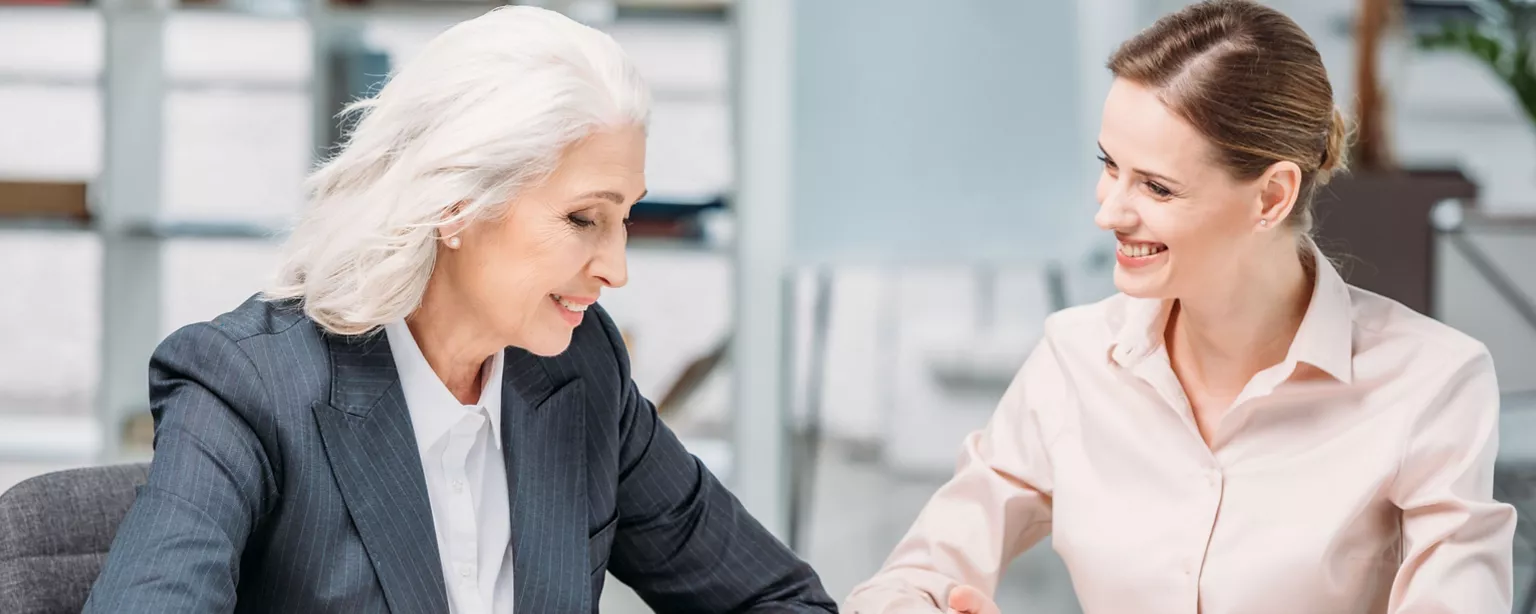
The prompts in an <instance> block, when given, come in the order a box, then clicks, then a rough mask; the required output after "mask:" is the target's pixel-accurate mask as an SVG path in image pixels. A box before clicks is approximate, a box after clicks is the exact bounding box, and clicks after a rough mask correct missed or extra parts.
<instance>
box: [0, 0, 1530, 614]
mask: <svg viewBox="0 0 1536 614" xmlns="http://www.w3.org/2000/svg"><path fill="white" fill-rule="evenodd" d="M518 3H520V4H539V5H543V6H547V7H550V8H553V9H556V10H560V11H563V12H565V13H566V14H568V15H570V16H572V17H573V18H576V19H578V20H580V21H583V22H585V23H588V24H591V25H593V26H595V27H598V28H601V29H603V30H605V31H608V32H610V33H611V34H612V35H613V36H614V37H615V38H616V39H617V40H618V42H619V43H620V44H621V45H622V46H623V47H624V48H625V49H626V50H627V51H628V53H629V54H631V56H632V57H633V59H634V61H635V62H636V63H637V64H638V65H639V66H640V69H641V71H642V72H643V73H644V74H645V76H646V77H647V78H648V79H649V81H650V84H651V86H652V88H653V89H654V94H655V99H656V105H655V111H654V123H653V128H652V132H651V137H650V142H649V158H648V165H649V168H648V180H649V184H650V192H651V196H649V197H648V199H647V200H646V201H645V202H643V203H641V204H640V205H638V206H637V207H636V209H635V212H634V216H635V218H636V220H637V222H638V223H637V225H636V227H635V228H634V230H633V231H632V233H631V236H632V237H633V238H632V241H631V247H630V270H631V281H630V284H629V286H628V287H626V288H623V289H621V290H616V291H611V292H608V293H606V294H605V295H604V304H605V306H606V307H607V309H608V310H609V311H610V313H612V314H613V316H614V317H615V319H616V320H617V322H618V323H619V325H620V326H621V328H622V329H623V331H624V333H625V336H626V338H627V339H628V342H629V349H630V352H631V354H632V355H633V359H634V377H635V379H636V380H637V383H638V385H639V387H640V389H641V390H642V391H643V392H644V393H645V394H647V396H649V397H650V398H651V399H653V400H654V401H656V402H657V404H658V406H659V410H660V411H661V412H662V415H663V418H664V419H665V420H666V421H667V422H668V423H669V424H670V425H671V426H672V428H674V429H675V430H677V431H678V432H679V433H680V435H681V436H682V437H683V438H684V440H685V442H686V443H687V444H688V445H689V447H690V448H691V449H692V450H693V451H694V452H695V454H697V455H698V456H699V457H700V458H701V459H703V460H704V461H705V462H706V463H707V464H709V465H710V467H711V468H712V469H713V470H714V471H715V472H716V473H717V474H719V475H721V476H722V477H723V478H724V479H726V480H727V482H728V483H729V484H730V485H731V486H732V488H733V489H735V490H736V492H737V493H738V494H739V495H740V496H741V497H742V499H743V500H744V501H745V502H746V503H747V505H748V506H749V507H750V508H751V509H752V510H753V512H754V513H755V514H757V515H758V516H759V517H760V518H761V519H762V520H763V521H764V522H765V524H767V525H768V526H769V527H770V528H771V529H773V530H774V531H775V532H776V533H777V534H779V535H780V536H781V537H782V538H784V539H785V540H786V541H788V542H789V543H790V544H791V545H792V546H793V547H795V548H796V549H797V550H798V551H800V552H801V553H802V554H803V555H804V556H806V557H807V558H808V559H809V560H810V561H811V562H812V563H813V564H814V565H815V566H816V567H817V569H818V570H819V571H820V572H821V574H822V577H823V580H824V581H825V583H826V585H827V588H828V589H829V590H830V591H831V592H832V593H833V594H834V595H835V596H836V597H838V598H839V599H841V598H842V597H843V596H845V595H846V594H847V592H848V590H849V589H851V588H852V587H853V585H854V584H855V583H857V582H859V581H861V580H863V579H865V578H867V577H868V576H869V575H870V574H872V573H873V572H874V571H875V570H876V569H877V568H878V567H879V565H880V563H881V561H882V560H883V558H884V556H885V555H886V553H887V552H888V551H889V549H890V548H891V546H892V545H894V543H895V542H896V540H897V539H899V538H900V537H901V535H902V534H903V532H904V531H905V530H906V527H907V526H908V524H909V523H910V522H911V521H912V519H913V518H914V516H915V515H916V513H917V511H918V510H919V509H920V507H921V506H922V504H923V502H924V500H925V499H926V498H927V496H928V495H929V494H931V493H932V492H933V490H934V489H935V488H937V486H938V485H939V484H941V483H942V482H943V480H944V479H945V478H946V476H947V475H948V473H949V471H950V469H951V467H952V466H953V462H954V459H955V457H956V454H957V452H958V449H959V443H960V440H961V438H962V437H963V436H964V435H965V434H966V433H967V432H969V431H971V430H973V429H975V428H978V427H980V426H981V425H982V424H983V423H984V421H985V420H986V419H987V417H988V415H989V414H990V412H991V410H992V408H993V405H994V404H995V403H996V401H997V399H998V398H999V397H1000V396H1001V394H1002V391H1003V388H1004V386H1006V384H1007V383H1008V381H1009V379H1010V378H1011V377H1012V375H1013V373H1014V372H1015V371H1016V370H1017V369H1018V367H1019V366H1020V365H1021V364H1022V362H1023V360H1024V357H1025V355H1026V354H1027V352H1028V351H1029V350H1030V349H1031V347H1032V346H1033V344H1034V342H1035V339H1036V336H1037V335H1038V333H1039V331H1040V328H1041V325H1042V323H1043V321H1044V318H1045V317H1046V315H1047V314H1049V313H1051V312H1052V311H1054V310H1057V309H1060V308H1063V307H1066V306H1069V305H1075V304H1081V303H1085V302H1090V301H1095V300H1098V299H1100V298H1103V297H1105V296H1108V295H1109V294H1111V293H1112V292H1113V291H1114V290H1113V285H1112V283H1111V281H1110V272H1111V267H1112V266H1113V256H1112V252H1111V250H1112V249H1113V242H1112V238H1111V237H1108V236H1105V235H1104V234H1103V233H1100V232H1098V231H1096V229H1095V228H1094V227H1093V225H1092V220H1091V218H1092V215H1093V211H1094V208H1095V206H1096V205H1095V203H1094V200H1093V191H1092V188H1093V184H1094V180H1095V176H1096V173H1097V162H1096V161H1095V160H1094V158H1093V154H1094V153H1095V152H1094V141H1095V135H1096V133H1097V123H1098V115H1099V110H1100V107H1101V101H1102V99H1103V96H1104V94H1105V92H1106V91H1107V90H1108V87H1109V76H1108V73H1107V71H1105V70H1104V69H1103V64H1104V61H1105V60H1106V58H1107V57H1108V55H1109V53H1110V52H1111V51H1112V50H1113V49H1114V48H1115V46H1116V45H1117V44H1118V43H1119V42H1120V41H1122V40H1124V39H1126V38H1128V37H1130V36H1132V35H1134V34H1135V33H1136V32H1137V31H1138V30H1139V29H1141V28H1143V27H1145V26H1146V25H1148V24H1150V23H1151V22H1152V21H1153V20H1154V19H1156V18H1157V17H1158V16H1159V15H1162V14H1164V13H1167V12H1170V11H1173V10H1177V9H1178V8H1180V7H1181V6H1183V4H1184V2H1182V1H1181V0H1030V1H1028V2H1023V1H1019V0H957V1H952V2H942V3H941V2H932V1H922V0H837V1H832V0H542V1H529V2H518ZM1270 4H1272V5H1273V6H1275V7H1277V8H1279V9H1281V10H1283V11H1285V12H1286V13H1288V14H1289V15H1291V16H1292V17H1293V18H1294V19H1295V20H1296V21H1297V22H1299V23H1300V24H1301V25H1302V26H1303V27H1304V28H1305V29H1306V30H1307V31H1308V32H1309V33H1310V34H1311V35H1312V36H1313V37H1314V39H1315V40H1316V42H1317V44H1318V47H1319V49H1320V50H1321V52H1322V54H1323V57H1324V60H1325V62H1326V63H1327V65H1328V69H1329V71H1330V75H1331V76H1332V79H1333V81H1334V89H1335V92H1336V93H1337V96H1338V102H1339V104H1340V105H1341V106H1342V107H1343V108H1344V109H1345V110H1346V114H1347V115H1349V116H1350V117H1351V118H1352V119H1353V121H1354V122H1355V123H1356V130H1357V133H1358V136H1359V140H1358V145H1357V147H1356V151H1355V152H1354V155H1353V158H1354V160H1355V161H1354V167H1355V172H1354V173H1353V174H1352V175H1350V176H1346V177H1343V178H1340V179H1338V180H1336V181H1335V183H1334V184H1332V185H1331V186H1330V188H1329V189H1328V191H1327V192H1326V193H1325V194H1324V196H1323V197H1322V200H1321V202H1320V203H1319V205H1320V217H1321V234H1322V240H1321V243H1322V244H1323V246H1324V248H1325V249H1327V250H1330V251H1333V252H1335V253H1338V254H1341V255H1343V256H1345V260H1346V262H1347V267H1346V273H1347V275H1348V277H1349V278H1350V280H1351V281H1352V282H1353V283H1355V284H1357V285H1361V286H1363V287H1366V288H1367V289H1371V290H1375V291H1377V292H1380V293H1383V294H1386V295H1388V296H1390V297H1392V298H1395V299H1397V300H1399V301H1401V302H1403V303H1404V304H1407V305H1408V306H1410V307H1412V308H1414V309H1416V310H1419V311H1421V312H1423V313H1426V314H1428V315H1430V316H1432V317H1435V318H1438V319H1440V320H1442V321H1445V322H1447V323H1449V324H1450V325H1452V326H1455V327H1457V328H1459V329H1460V330H1462V331H1465V332H1467V333H1469V334H1471V335H1473V336H1475V337H1477V338H1478V339H1480V340H1482V341H1483V342H1484V343H1486V344H1487V345H1488V346H1489V347H1490V348H1491V350H1492V352H1493V355H1494V357H1495V362H1496V365H1497V369H1498V372H1499V378H1500V383H1501V385H1502V387H1503V388H1504V392H1505V402H1504V405H1503V411H1504V419H1503V426H1502V428H1503V431H1504V432H1503V434H1502V440H1503V450H1502V451H1501V458H1500V471H1499V478H1498V482H1499V496H1500V497H1503V498H1506V499H1507V500H1510V501H1512V502H1515V503H1517V505H1521V506H1524V505H1526V504H1528V502H1527V501H1526V499H1527V498H1529V496H1530V494H1531V491H1532V488H1531V486H1529V485H1530V484H1536V479H1533V476H1536V471H1533V469H1532V468H1536V420H1533V419H1532V418H1531V416H1533V415H1536V303H1533V300H1532V298H1533V297H1536V266H1533V265H1536V130H1533V127H1536V78H1533V76H1532V71H1533V64H1532V62H1531V58H1530V57H1529V54H1530V53H1531V48H1532V47H1533V43H1536V8H1533V6H1532V5H1531V4H1530V3H1527V2H1520V1H1517V0H1502V1H1499V2H1494V1H1488V2H1482V1H1477V0H1474V1H1455V0H1436V1H1431V0H1418V1H1408V2H1403V1H1401V0H1359V1H1355V0H1275V1H1273V2H1271V3H1270ZM491 6H493V5H492V4H490V3H486V2H474V1H457V0H183V1H182V2H181V3H180V4H176V3H174V0H81V1H71V0H21V1H18V0H0V490H4V489H5V488H8V487H9V486H11V485H13V484H15V483H17V482H19V481H21V480H24V479H27V478H29V477H32V476H36V475H39V474H42V473H46V472H50V471H55V470H59V469H64V468H70V467H80V466H86V465H95V464H105V463H123V462H142V461H145V460H147V459H149V458H150V456H151V453H152V452H151V449H150V442H151V439H152V435H153V433H152V424H151V423H150V421H149V419H148V415H147V398H146V384H145V377H146V365H147V360H148V356H149V353H150V351H151V350H152V349H153V348H154V346H155V344H156V343H157V342H158V341H159V340H160V339H161V338H162V337H163V336H164V335H166V334H167V333H169V332H170V331H172V330H174V329H175V328H177V327H179V326H181V325H184V324H187V323H190V322H194V321H199V320H206V319H209V318H212V317H214V316H215V315H218V314H219V313H222V312H224V311H226V310H229V309H231V308H233V307H234V306H235V305H237V304H238V303H240V302H241V301H242V300H243V299H245V298H246V297H248V296H249V295H251V294H252V293H253V292H255V291H256V289H257V288H259V287H260V285H261V283H262V281H263V280H264V279H266V277H267V276H268V275H269V274H271V272H272V267H273V265H274V264H275V260H274V257H275V252H276V246H277V244H278V242H279V241H280V239H281V234H282V229H283V227H284V226H285V225H286V224H287V223H288V222H289V221H290V220H291V219H292V217H293V216H294V214H295V213H296V212H297V211H298V210H299V209H300V207H301V206H302V194H301V192H300V189H299V184H300V181H301V180H302V178H303V177H304V175H305V173H306V172H307V170H308V169H309V168H311V166H312V165H313V164H314V162H315V161H316V160H317V159H318V157H319V156H321V155H322V154H323V152H325V151H327V150H328V149H329V148H330V147H331V146H332V145H333V144H334V143H335V142H336V139H337V134H338V131H339V129H340V127H339V126H338V125H337V123H336V120H335V114H336V112H337V111H338V110H339V109H340V107H341V105H342V104H344V103H345V102H346V101H349V100H352V99H355V98H356V97H358V96H362V95H365V94H367V93H368V92H370V91H372V90H373V88H376V87H377V86H378V85H379V83H380V82H381V81H382V80H383V79H384V78H385V76H386V75H388V74H389V72H390V70H391V69H393V68H396V67H398V66H400V65H401V64H402V63H404V62H407V61H409V59H410V58H411V56H412V54H413V52H415V51H416V50H417V49H419V48H420V47H421V46H422V45H423V44H424V43H425V42H426V41H428V40H429V39H430V38H431V37H432V36H433V35H434V34H436V33H438V32H440V31H442V30H443V29H445V28H446V27H448V26H449V25H451V24H453V23H455V22H457V21H460V20H463V19H467V18H470V17H473V16H476V15H478V14H481V13H483V12H484V11H485V10H487V9H489V8H490V7H491ZM1490 45H1497V48H1498V49H1501V50H1503V51H1502V52H1501V54H1495V55H1496V56H1497V57H1495V55H1490V54H1489V53H1487V50H1488V49H1490V48H1493V47H1490ZM1490 58H1492V59H1491V60H1490ZM1521 525H1522V526H1521V531H1522V535H1524V534H1525V533H1524V532H1525V531H1527V530H1529V529H1530V528H1531V525H1530V524H1529V523H1527V522H1526V521H1525V520H1524V519H1523V518H1522V523H1521ZM1531 558H1532V557H1531V555H1530V551H1529V550H1528V546H1527V544H1526V542H1524V541H1522V542H1520V543H1519V544H1517V561H1518V563H1519V570H1518V572H1517V601H1518V602H1519V603H1518V604H1517V611H1521V612H1525V611H1530V606H1529V605H1528V603H1529V602H1527V601H1525V600H1526V599H1527V597H1532V598H1536V593H1533V592H1532V591H1530V590H1528V588H1527V585H1528V584H1530V583H1531V582H1532V579H1533V574H1532V573H1531V565H1530V560H1531ZM999 602H1000V604H1001V605H1002V607H1003V609H1004V611H1029V612H1036V613H1042V614H1055V613H1068V612H1077V611H1078V609H1077V605H1076V602H1075V599H1074V597H1073V596H1072V591H1071V587H1070V581H1069V579H1068V577H1067V574H1066V572H1065V569H1064V568H1063V567H1062V565H1061V563H1060V562H1059V560H1057V559H1056V557H1055V555H1054V554H1053V553H1052V551H1051V550H1050V548H1049V544H1048V543H1047V544H1042V546H1041V547H1037V548H1035V549H1034V550H1033V551H1032V552H1030V553H1028V554H1026V555H1025V556H1024V557H1022V558H1020V559H1019V561H1017V562H1016V563H1015V564H1014V566H1013V567H1012V568H1011V570H1010V572H1009V575H1008V577H1007V580H1006V581H1005V582H1004V585H1003V586H1002V587H1001V589H1000V592H999ZM603 610H604V611H605V612H617V613H620V614H624V613H627V612H644V611H646V610H645V608H644V606H643V604H641V603H640V602H639V601H638V600H637V599H635V598H634V597H633V596H632V595H630V594H628V593H627V592H626V590H625V589H624V588H623V587H622V586H620V585H618V584H617V583H616V582H611V583H610V584H609V589H608V593H607V594H606V595H605V596H604V607H603Z"/></svg>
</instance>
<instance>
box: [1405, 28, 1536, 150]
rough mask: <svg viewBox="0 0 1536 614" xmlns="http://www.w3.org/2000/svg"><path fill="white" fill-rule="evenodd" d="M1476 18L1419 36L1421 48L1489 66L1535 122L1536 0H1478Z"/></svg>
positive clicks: (1534, 122) (1535, 122) (1528, 116)
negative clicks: (1466, 56) (1444, 51)
mask: <svg viewBox="0 0 1536 614" xmlns="http://www.w3.org/2000/svg"><path fill="white" fill-rule="evenodd" d="M1473 8H1474V10H1476V11H1477V14H1478V16H1479V19H1478V20H1476V21H1462V20H1456V21H1450V22H1447V23H1445V24H1444V25H1442V26H1441V27H1440V30H1439V31H1438V32H1432V33H1429V34H1425V35H1422V36H1420V37H1419V39H1418V42H1419V46H1420V47H1421V48H1424V49H1452V50H1456V51H1461V52H1463V53H1467V54H1470V55H1471V56H1472V57H1475V58H1477V59H1478V60H1479V61H1480V62H1482V63H1483V64H1484V65H1486V66H1487V67H1488V68H1490V69H1492V70H1493V72H1494V74H1496V75H1498V77H1499V79H1500V80H1502V81H1504V83H1505V84H1506V85H1508V86H1509V88H1510V90H1511V91H1512V92H1513V93H1514V95H1515V98H1516V99H1517V100H1519V102H1520V107H1521V108H1522V109H1523V110H1524V111H1525V115H1526V117H1527V118H1529V119H1530V120H1531V122H1532V123H1533V124H1536V57H1533V48H1536V0H1478V1H1477V2H1474V3H1473Z"/></svg>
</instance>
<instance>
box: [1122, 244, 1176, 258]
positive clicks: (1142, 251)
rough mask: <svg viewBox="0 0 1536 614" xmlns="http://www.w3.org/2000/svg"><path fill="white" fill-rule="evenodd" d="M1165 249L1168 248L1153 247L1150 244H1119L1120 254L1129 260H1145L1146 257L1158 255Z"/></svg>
mask: <svg viewBox="0 0 1536 614" xmlns="http://www.w3.org/2000/svg"><path fill="white" fill-rule="evenodd" d="M1167 249H1168V248H1166V247H1160V246H1154V245H1152V244H1150V243H1136V244H1129V243H1121V244H1120V253H1122V254H1125V255H1126V256H1129V257H1131V258H1146V257H1147V256H1152V255H1156V254H1159V253H1161V252H1163V251H1165V250H1167Z"/></svg>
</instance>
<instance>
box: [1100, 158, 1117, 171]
mask: <svg viewBox="0 0 1536 614" xmlns="http://www.w3.org/2000/svg"><path fill="white" fill-rule="evenodd" d="M1096 157H1097V158H1098V159H1099V163H1100V164H1103V165H1104V168H1107V169H1110V170H1114V169H1115V161H1114V160H1111V159H1109V156H1106V155H1104V154H1099V155H1098V156H1096Z"/></svg>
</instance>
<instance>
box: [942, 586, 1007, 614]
mask: <svg viewBox="0 0 1536 614" xmlns="http://www.w3.org/2000/svg"><path fill="white" fill-rule="evenodd" d="M948 614H1002V611H1001V610H999V609H997V604H995V603H992V599H991V598H990V597H987V596H986V595H985V594H983V593H982V592H981V591H979V590H976V588H975V587H973V586H957V587H955V590H952V591H949V611H948Z"/></svg>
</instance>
